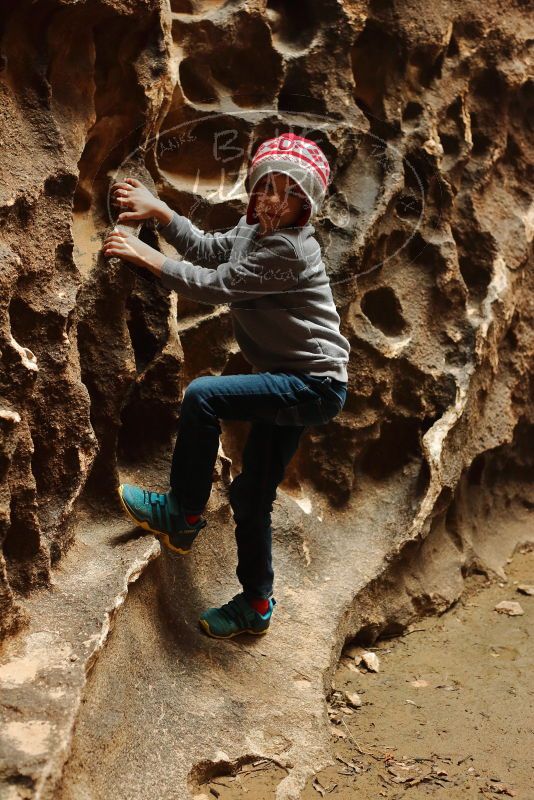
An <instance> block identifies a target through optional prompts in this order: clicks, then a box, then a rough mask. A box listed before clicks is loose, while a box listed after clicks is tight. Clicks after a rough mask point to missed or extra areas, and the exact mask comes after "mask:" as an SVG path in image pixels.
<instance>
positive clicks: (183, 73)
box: [0, 0, 534, 634]
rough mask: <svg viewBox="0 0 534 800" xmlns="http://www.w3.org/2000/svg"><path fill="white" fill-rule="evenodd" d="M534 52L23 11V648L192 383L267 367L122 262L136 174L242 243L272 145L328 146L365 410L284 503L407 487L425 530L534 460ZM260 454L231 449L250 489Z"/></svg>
mask: <svg viewBox="0 0 534 800" xmlns="http://www.w3.org/2000/svg"><path fill="white" fill-rule="evenodd" d="M527 32H528V18H527V5H526V4H525V3H522V2H519V1H518V2H515V3H510V4H509V6H508V8H507V10H506V13H503V11H502V8H501V6H500V4H498V3H497V2H494V1H493V0H489V1H488V2H487V3H485V4H484V6H483V7H482V8H481V7H479V6H477V5H476V4H475V3H474V2H469V1H468V0H462V2H461V3H454V4H453V3H445V2H443V3H440V2H437V3H428V2H427V3H423V2H411V3H403V4H397V3H395V2H388V0H373V1H372V2H343V3H339V2H334V0H326V2H311V3H309V4H307V6H306V13H305V14H303V13H302V12H301V11H300V10H297V8H296V6H295V4H292V3H290V2H287V3H285V2H281V1H280V0H271V1H270V2H265V0H251V1H250V2H231V1H230V2H217V0H171V3H170V7H169V6H168V5H167V3H165V2H159V1H158V0H100V2H96V0H95V1H94V2H93V1H91V0H87V2H82V1H81V0H79V1H78V2H66V0H65V1H64V2H62V0H37V1H36V2H31V3H30V2H29V0H19V2H14V0H6V1H5V2H4V3H3V7H2V11H1V44H0V93H1V99H0V115H1V116H0V119H1V134H0V136H1V142H0V146H1V164H0V168H1V170H2V172H1V176H0V185H1V199H0V236H1V241H0V251H1V270H0V282H1V288H2V292H1V301H0V357H1V366H2V370H1V376H0V381H1V383H0V428H1V431H2V439H1V445H0V447H1V450H0V453H1V457H0V544H1V553H2V555H1V557H0V631H1V633H3V634H6V633H10V632H14V631H16V630H17V628H18V627H20V625H21V624H22V623H24V622H25V621H26V622H27V620H25V614H24V612H23V611H22V610H21V608H20V603H21V600H22V598H24V597H27V596H28V595H29V594H30V593H31V592H32V591H34V590H36V589H38V588H39V587H47V586H50V582H51V576H52V570H53V567H54V565H56V563H58V562H59V560H60V559H61V557H62V555H63V554H64V553H66V551H67V550H68V549H69V547H70V546H71V545H72V542H73V530H74V528H73V520H74V519H75V511H76V508H77V506H78V504H82V503H84V504H92V506H93V507H94V508H95V512H96V511H98V512H99V513H100V512H102V511H107V512H109V513H110V514H112V513H115V512H116V510H117V509H116V506H115V503H116V500H115V496H114V493H115V487H116V485H117V483H118V479H119V470H120V469H122V468H126V467H128V468H131V467H132V465H133V466H136V465H137V466H139V468H142V466H143V464H145V463H146V462H147V460H149V459H158V458H162V459H164V460H165V459H166V458H167V459H168V455H169V451H170V448H171V447H172V442H173V434H174V429H175V423H176V419H177V416H178V413H179V405H180V396H181V393H182V391H183V389H184V388H185V386H186V385H187V383H188V382H189V381H190V380H191V379H192V378H193V377H195V376H197V375H202V374H220V373H223V372H224V373H233V372H240V371H248V370H249V369H250V367H249V365H248V364H246V362H245V361H244V360H243V358H242V357H241V356H240V354H239V353H238V351H237V347H236V344H235V342H234V340H233V338H232V332H231V320H230V318H229V313H228V309H227V308H226V307H221V306H218V307H212V306H208V305H206V304H197V303H192V302H190V301H187V300H185V299H184V298H181V297H176V295H172V294H171V295H170V294H169V293H168V292H167V291H166V290H165V289H163V288H162V286H161V285H159V284H157V283H155V282H150V281H148V280H147V279H146V277H145V276H143V275H142V274H140V273H136V272H134V271H132V270H130V269H128V267H127V266H126V265H123V264H121V263H120V262H118V261H117V260H113V259H112V260H110V259H107V260H106V259H103V258H102V256H101V254H100V252H99V251H100V247H101V241H102V238H103V235H104V234H105V232H106V230H107V229H108V228H109V225H110V224H111V222H112V213H111V209H110V207H109V195H108V190H109V186H110V184H111V182H113V181H114V180H115V179H117V177H121V176H125V175H127V174H128V175H136V176H137V177H139V178H140V179H141V180H143V181H144V182H146V183H147V184H148V185H150V186H152V187H154V190H155V191H157V192H158V193H159V194H160V196H161V197H162V198H164V199H165V200H166V201H167V202H168V203H169V204H170V205H171V206H173V207H175V208H176V209H177V210H178V211H179V212H180V213H183V214H187V215H189V216H190V217H191V218H192V219H193V221H194V222H195V223H196V224H198V225H199V226H200V227H201V228H203V229H205V230H214V229H225V228H228V227H230V226H232V225H234V224H235V223H236V221H237V220H238V218H239V217H240V216H241V214H243V213H244V210H245V207H246V193H245V190H244V187H243V183H242V181H243V178H244V174H245V170H246V166H247V163H248V160H249V158H250V156H251V154H252V153H253V152H254V147H255V146H257V144H258V143H259V141H261V140H262V139H263V138H265V137H267V136H271V135H275V134H277V133H278V132H281V131H284V130H293V131H295V132H297V133H302V134H303V135H306V136H309V137H310V138H313V139H315V140H316V141H317V142H318V143H319V144H321V146H322V147H323V148H324V150H325V152H326V154H327V156H328V157H329V160H330V163H331V167H332V184H331V186H330V190H329V194H328V197H327V199H326V201H325V204H324V207H323V210H322V213H321V215H320V216H319V217H318V218H317V219H316V220H315V225H316V234H317V237H318V239H319V240H320V242H321V244H322V247H323V253H324V258H325V262H326V263H327V266H328V270H329V274H330V277H331V283H332V288H333V291H334V296H335V299H336V303H337V306H338V310H339V313H340V316H341V318H342V330H343V333H344V334H345V335H346V336H347V338H349V340H350V342H351V346H352V353H351V360H350V365H349V374H350V377H349V395H348V398H347V403H346V406H345V408H344V410H343V412H342V414H341V415H340V416H339V417H337V418H336V419H334V420H333V421H332V422H331V423H330V424H328V425H327V426H323V427H317V428H314V429H309V430H308V431H307V432H306V434H305V436H304V437H303V440H302V445H301V449H300V450H299V453H298V454H297V455H296V456H295V459H294V461H293V462H292V464H291V467H290V470H289V472H288V476H287V479H286V482H285V485H286V486H288V487H289V486H291V487H293V488H295V487H297V488H298V486H299V485H300V484H303V483H304V482H306V481H307V482H310V483H311V484H312V485H313V486H314V487H315V489H316V490H317V491H319V492H321V493H323V495H324V496H325V497H326V498H328V500H329V502H330V507H331V513H332V519H333V520H335V514H336V509H340V510H342V509H343V507H344V506H345V505H346V503H347V501H348V499H349V498H351V499H353V500H354V499H356V501H357V499H358V496H363V493H365V492H366V491H367V488H368V487H369V486H370V485H372V486H373V487H376V486H379V487H380V485H383V486H384V490H385V491H386V488H387V487H389V486H390V484H392V483H393V484H394V482H395V480H396V478H397V476H401V475H402V474H405V473H406V470H409V472H410V474H411V475H413V476H414V478H413V485H412V488H411V493H410V497H409V502H407V503H406V505H405V506H403V507H402V508H399V510H398V511H399V520H400V521H401V523H402V524H403V525H404V526H405V527H406V526H409V525H413V526H414V527H417V526H419V527H420V530H421V531H422V532H423V533H424V531H425V530H428V527H429V524H430V520H431V519H432V515H433V514H435V513H437V511H438V510H442V509H443V508H445V507H447V505H448V504H449V503H450V502H451V500H452V497H453V494H454V491H455V487H456V485H457V483H458V481H459V478H460V476H461V474H462V472H463V471H464V470H465V469H466V468H468V467H469V466H470V465H471V464H481V463H482V462H481V461H480V459H481V458H483V455H484V453H487V452H488V451H491V450H493V449H495V448H497V447H500V446H502V445H507V444H511V443H516V444H517V446H518V447H522V448H524V446H525V444H524V443H525V442H532V439H533V430H534V428H533V424H534V419H533V409H532V396H533V392H532V377H531V376H532V353H533V349H534V348H533V338H534V334H533V330H534V327H533V321H534V309H533V300H532V297H533V271H532V261H531V255H532V232H533V228H534V216H533V211H532V204H531V195H530V192H529V187H530V186H531V185H532V171H531V169H532V167H531V165H532V161H533V159H532V156H533V152H532V138H530V139H529V134H531V119H532V116H531V115H532V105H533V84H532V79H529V77H528V76H529V74H532V65H531V62H530V61H529V57H528V51H527V44H528V43H527ZM138 231H139V235H140V236H142V237H143V238H146V240H147V241H150V242H151V243H156V242H158V239H157V235H156V234H155V232H154V229H153V227H152V226H151V225H150V224H148V225H144V226H143V227H142V228H138ZM159 245H160V246H161V248H162V249H163V250H164V251H165V248H167V247H168V246H167V245H166V244H165V243H164V242H161V241H160V242H159ZM168 252H169V254H171V253H172V252H173V251H172V250H169V251H168ZM243 434H244V429H243V427H242V426H240V425H239V424H233V425H230V424H224V427H223V449H224V452H225V453H226V454H227V455H228V456H229V457H231V458H232V461H233V463H234V465H235V468H236V469H238V468H239V453H240V447H241V444H242V440H243ZM477 459H478V460H477ZM473 469H475V470H476V467H473ZM531 476H532V475H531V473H530V477H531ZM387 491H389V489H387ZM427 522H428V524H427ZM394 551H395V548H394V546H393V545H392V553H394Z"/></svg>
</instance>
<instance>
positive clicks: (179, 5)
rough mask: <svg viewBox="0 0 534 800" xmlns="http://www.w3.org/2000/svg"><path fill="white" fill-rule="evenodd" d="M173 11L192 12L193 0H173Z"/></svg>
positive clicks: (177, 12) (179, 12) (175, 12)
mask: <svg viewBox="0 0 534 800" xmlns="http://www.w3.org/2000/svg"><path fill="white" fill-rule="evenodd" d="M171 11H172V12H173V13H174V14H192V13H193V3H192V2H191V0H171Z"/></svg>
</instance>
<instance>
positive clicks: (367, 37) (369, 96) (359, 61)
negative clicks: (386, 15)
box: [351, 19, 402, 115]
mask: <svg viewBox="0 0 534 800" xmlns="http://www.w3.org/2000/svg"><path fill="white" fill-rule="evenodd" d="M401 62H402V59H401V53H400V50H399V40H398V38H397V37H393V36H391V35H390V34H389V33H388V32H387V31H386V30H385V29H384V28H383V26H382V25H380V24H379V23H378V22H377V21H376V20H374V19H368V20H367V22H366V24H365V27H364V29H363V31H362V32H361V34H360V35H359V37H358V39H357V40H356V42H355V44H354V46H353V48H352V50H351V65H352V73H353V76H354V87H355V88H354V99H355V101H356V102H357V103H358V105H359V106H360V108H362V110H363V111H364V113H371V114H373V115H377V114H379V113H380V110H381V107H382V101H383V97H384V95H385V93H386V90H387V86H388V81H393V80H394V79H395V75H397V74H398V73H399V69H400V66H401ZM365 109H368V111H367V112H366V110H365Z"/></svg>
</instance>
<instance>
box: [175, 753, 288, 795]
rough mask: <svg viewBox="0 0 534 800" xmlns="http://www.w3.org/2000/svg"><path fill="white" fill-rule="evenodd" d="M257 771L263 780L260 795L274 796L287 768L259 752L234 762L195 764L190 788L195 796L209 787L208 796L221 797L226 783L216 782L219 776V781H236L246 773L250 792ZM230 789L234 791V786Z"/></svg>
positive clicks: (190, 777) (236, 785)
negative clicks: (263, 756) (258, 754)
mask: <svg viewBox="0 0 534 800" xmlns="http://www.w3.org/2000/svg"><path fill="white" fill-rule="evenodd" d="M256 771H257V772H258V774H259V776H260V777H261V779H262V782H261V790H260V791H261V794H262V796H267V793H268V796H269V797H271V796H272V797H274V792H275V790H276V786H277V785H278V784H279V783H280V781H281V780H282V779H283V778H285V777H286V775H287V774H288V769H286V768H285V767H282V766H281V765H280V764H277V763H276V762H275V761H273V760H272V759H268V758H261V757H259V756H257V755H256V756H252V755H247V756H242V757H241V758H238V759H236V760H235V761H222V760H221V761H202V762H200V763H199V764H196V765H195V766H194V767H193V769H192V770H191V772H190V774H189V780H188V783H189V788H190V791H191V792H192V794H193V795H196V794H198V793H199V792H203V791H204V792H205V791H206V790H207V792H208V795H207V796H210V797H211V796H213V797H218V796H219V795H220V793H221V791H220V790H221V788H222V787H223V785H224V783H222V784H221V783H220V782H217V779H219V781H220V780H221V779H222V780H223V781H224V778H227V779H229V780H233V779H236V778H239V777H240V776H244V775H246V776H247V784H246V785H247V787H249V791H250V789H251V788H252V782H253V781H254V773H255V772H256ZM211 783H213V787H212V786H210V784H211ZM239 785H240V784H239V783H236V784H234V786H235V788H236V789H237V787H238V786H239ZM229 788H230V790H231V787H229ZM258 788H260V787H258ZM264 792H265V794H264ZM269 792H270V793H269ZM254 794H255V792H254ZM258 796H259V795H258Z"/></svg>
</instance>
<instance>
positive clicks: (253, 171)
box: [245, 133, 330, 225]
mask: <svg viewBox="0 0 534 800" xmlns="http://www.w3.org/2000/svg"><path fill="white" fill-rule="evenodd" d="M268 172H282V173H284V174H285V175H289V177H290V178H292V179H293V180H294V181H295V183H297V184H298V186H299V188H300V189H301V191H302V193H303V194H304V195H305V196H306V202H304V204H303V210H302V214H301V216H300V217H299V219H298V220H297V222H296V223H295V224H296V225H305V224H306V222H308V220H309V218H310V217H311V215H312V214H316V213H317V212H318V211H319V209H320V207H321V204H322V202H323V200H324V197H325V194H326V190H327V188H328V181H329V178H330V166H329V164H328V161H327V159H326V156H325V154H324V153H323V151H322V150H321V148H320V147H319V146H318V145H317V144H316V143H315V142H314V141H312V140H311V139H305V138H304V137H303V136H297V134H295V133H283V134H282V135H281V136H277V137H275V138H274V139H267V140H266V141H265V142H262V144H261V145H260V146H259V147H258V149H257V150H256V153H255V154H254V158H253V159H252V162H251V164H250V167H249V170H248V174H247V178H246V181H245V187H246V189H247V192H248V193H249V195H250V198H249V202H248V207H247V223H248V224H249V225H254V223H256V222H258V216H257V214H256V209H255V206H256V198H255V197H254V196H253V194H252V193H253V191H254V187H255V185H256V184H257V183H258V181H259V180H260V179H261V178H263V176H264V175H266V174H267V173H268Z"/></svg>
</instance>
